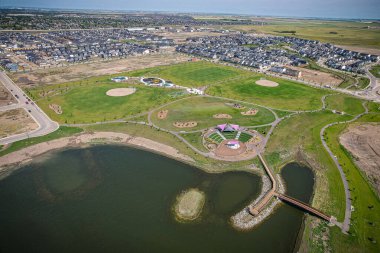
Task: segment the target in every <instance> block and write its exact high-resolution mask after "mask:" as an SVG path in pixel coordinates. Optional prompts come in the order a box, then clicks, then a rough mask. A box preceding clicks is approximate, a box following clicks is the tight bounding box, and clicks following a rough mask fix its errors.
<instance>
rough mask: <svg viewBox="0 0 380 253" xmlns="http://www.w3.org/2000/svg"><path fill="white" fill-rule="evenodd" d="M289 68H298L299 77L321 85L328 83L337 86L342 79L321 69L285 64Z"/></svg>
mask: <svg viewBox="0 0 380 253" xmlns="http://www.w3.org/2000/svg"><path fill="white" fill-rule="evenodd" d="M287 67H288V68H290V69H294V70H298V71H301V72H302V77H301V79H303V80H305V81H306V82H310V83H318V84H323V85H330V86H331V87H335V86H339V84H340V83H341V82H342V81H343V80H342V79H340V78H337V77H336V76H334V75H333V74H331V73H326V72H322V71H317V70H312V69H307V68H300V67H294V66H287Z"/></svg>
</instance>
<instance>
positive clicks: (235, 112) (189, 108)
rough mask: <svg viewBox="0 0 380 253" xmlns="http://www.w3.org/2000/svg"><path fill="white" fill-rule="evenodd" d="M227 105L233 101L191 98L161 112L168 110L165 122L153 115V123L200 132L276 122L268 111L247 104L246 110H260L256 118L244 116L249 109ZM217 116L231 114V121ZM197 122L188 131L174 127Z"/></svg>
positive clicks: (164, 126)
mask: <svg viewBox="0 0 380 253" xmlns="http://www.w3.org/2000/svg"><path fill="white" fill-rule="evenodd" d="M226 103H231V101H227V100H223V99H219V98H212V97H191V98H188V99H185V100H181V101H178V102H175V103H173V104H170V105H168V106H166V107H164V108H161V109H160V110H168V116H167V118H166V119H164V120H159V119H158V118H157V112H155V113H153V114H152V120H153V122H154V123H155V124H156V125H158V126H159V127H162V128H165V129H170V130H174V131H180V130H185V131H186V130H199V129H205V128H209V127H213V126H216V125H217V124H223V123H226V122H228V123H234V124H239V125H242V126H254V125H262V124H267V123H270V122H273V121H274V119H275V118H274V115H273V114H272V113H271V112H270V111H269V110H267V109H265V108H263V107H258V106H252V105H248V104H246V105H245V106H246V108H254V109H258V113H257V114H256V115H254V116H244V115H242V114H241V112H244V111H246V110H247V109H236V108H233V107H232V106H230V105H227V104H226ZM216 114H229V115H230V116H232V118H231V119H223V118H214V117H213V116H214V115H216ZM189 121H196V122H197V126H196V127H192V128H188V129H179V128H177V127H174V126H173V123H174V122H189Z"/></svg>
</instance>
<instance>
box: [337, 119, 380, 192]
mask: <svg viewBox="0 0 380 253" xmlns="http://www.w3.org/2000/svg"><path fill="white" fill-rule="evenodd" d="M339 141H340V143H341V144H342V145H343V146H344V147H345V148H346V149H347V150H348V151H349V152H350V153H351V154H352V155H353V156H354V158H355V159H354V160H355V163H356V164H357V165H358V166H359V168H360V169H361V170H362V171H364V173H365V174H366V175H367V176H368V178H369V181H370V182H371V183H372V184H373V186H374V188H375V189H376V190H377V192H378V193H379V194H380V170H379V168H380V124H361V125H359V124H356V125H352V126H350V127H349V128H348V130H347V131H346V132H345V133H343V134H342V135H341V136H340V138H339Z"/></svg>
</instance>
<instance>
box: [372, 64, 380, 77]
mask: <svg viewBox="0 0 380 253" xmlns="http://www.w3.org/2000/svg"><path fill="white" fill-rule="evenodd" d="M370 71H371V73H372V75H374V76H376V77H377V78H380V65H376V66H373V67H372V68H371V70H370Z"/></svg>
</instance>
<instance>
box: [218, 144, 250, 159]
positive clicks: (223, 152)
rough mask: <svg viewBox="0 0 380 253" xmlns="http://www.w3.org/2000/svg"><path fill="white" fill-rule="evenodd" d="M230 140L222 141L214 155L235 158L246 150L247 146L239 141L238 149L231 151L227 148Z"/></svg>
mask: <svg viewBox="0 0 380 253" xmlns="http://www.w3.org/2000/svg"><path fill="white" fill-rule="evenodd" d="M229 141H230V140H224V141H222V142H221V143H220V144H219V146H218V147H217V148H216V149H215V151H214V153H215V155H217V156H221V157H223V156H237V155H240V154H243V153H244V152H245V151H246V150H247V146H246V145H245V144H244V143H243V142H241V141H239V145H240V147H239V148H238V149H231V148H229V147H227V143H228V142H229Z"/></svg>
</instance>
